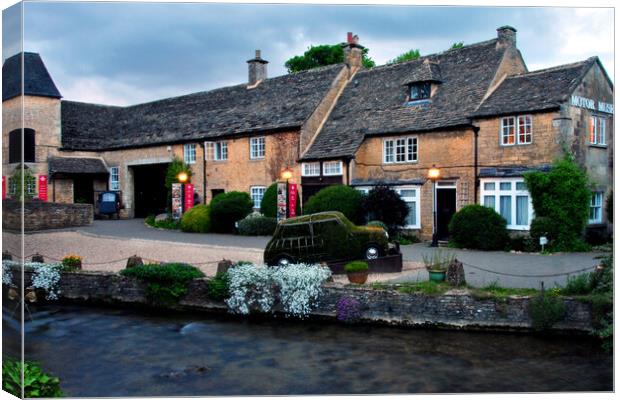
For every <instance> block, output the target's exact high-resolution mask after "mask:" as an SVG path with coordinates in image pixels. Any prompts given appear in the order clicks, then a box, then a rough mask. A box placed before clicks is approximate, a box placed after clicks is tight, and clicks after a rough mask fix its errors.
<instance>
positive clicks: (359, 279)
mask: <svg viewBox="0 0 620 400" xmlns="http://www.w3.org/2000/svg"><path fill="white" fill-rule="evenodd" d="M347 278H349V282H351V283H357V284H360V285H363V284H364V283H366V280H367V279H368V271H363V272H347Z"/></svg>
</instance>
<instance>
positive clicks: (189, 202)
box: [183, 183, 194, 211]
mask: <svg viewBox="0 0 620 400" xmlns="http://www.w3.org/2000/svg"><path fill="white" fill-rule="evenodd" d="M192 207H194V185H192V184H191V183H186V184H185V205H184V208H183V211H187V210H189V209H190V208H192Z"/></svg>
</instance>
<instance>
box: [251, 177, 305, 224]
mask: <svg viewBox="0 0 620 400" xmlns="http://www.w3.org/2000/svg"><path fill="white" fill-rule="evenodd" d="M277 201H278V183H277V182H276V183H272V184H271V186H269V187H268V188H267V190H265V194H263V199H262V200H261V202H260V212H261V214H263V215H264V216H265V217H270V218H276V217H277V216H278V215H277V214H278V210H277V208H278V207H277V206H278V205H277ZM296 211H297V215H301V202H300V201H299V200H298V201H297V207H296Z"/></svg>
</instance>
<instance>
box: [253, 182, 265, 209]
mask: <svg viewBox="0 0 620 400" xmlns="http://www.w3.org/2000/svg"><path fill="white" fill-rule="evenodd" d="M265 190H266V188H265V186H252V187H250V196H251V197H252V201H253V202H254V208H255V209H260V203H261V201H263V196H264V195H265Z"/></svg>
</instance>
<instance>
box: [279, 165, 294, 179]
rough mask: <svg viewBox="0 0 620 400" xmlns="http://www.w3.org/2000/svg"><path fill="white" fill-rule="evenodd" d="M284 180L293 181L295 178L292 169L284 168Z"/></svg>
mask: <svg viewBox="0 0 620 400" xmlns="http://www.w3.org/2000/svg"><path fill="white" fill-rule="evenodd" d="M281 176H282V179H283V180H285V181H288V180H289V179H291V178H292V177H293V171H292V170H291V169H290V168H288V167H287V168H284V170H282V175H281Z"/></svg>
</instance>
